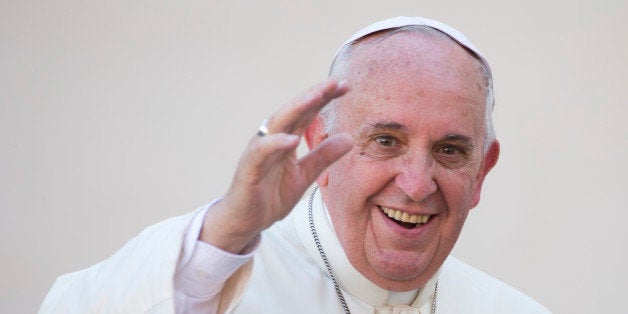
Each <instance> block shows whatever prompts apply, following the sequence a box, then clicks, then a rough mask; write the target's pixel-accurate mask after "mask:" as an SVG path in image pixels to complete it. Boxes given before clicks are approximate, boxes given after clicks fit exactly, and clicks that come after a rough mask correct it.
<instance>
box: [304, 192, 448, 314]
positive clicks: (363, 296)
mask: <svg viewBox="0 0 628 314" xmlns="http://www.w3.org/2000/svg"><path fill="white" fill-rule="evenodd" d="M312 209H313V211H312V213H313V218H314V222H315V224H316V229H317V232H318V236H319V238H320V241H321V243H322V245H323V247H324V249H325V252H326V254H327V258H328V260H329V263H330V264H331V267H332V269H333V271H334V275H335V276H336V279H337V280H338V284H339V285H340V287H341V288H342V290H344V291H345V292H346V293H347V294H349V295H351V296H352V297H354V298H356V299H358V300H360V301H361V302H363V303H366V304H368V305H370V306H372V307H375V308H380V307H386V306H389V305H396V304H390V303H391V302H394V303H397V302H404V300H405V301H408V300H409V301H410V303H411V305H410V306H412V307H414V308H423V307H425V308H426V309H429V308H430V305H431V302H432V297H433V292H434V286H435V283H436V280H437V279H438V273H436V275H434V276H433V277H432V278H431V279H430V280H429V281H428V282H427V283H426V284H425V287H423V289H420V290H419V291H418V295H417V296H416V297H415V298H414V299H412V296H413V295H416V294H417V291H411V292H409V293H406V292H394V291H390V290H386V289H382V288H380V287H379V286H377V285H375V284H374V283H372V282H371V281H369V280H368V279H366V278H365V277H364V276H363V275H362V274H360V273H359V272H358V271H357V270H356V269H355V268H353V266H351V263H349V259H348V258H347V256H346V255H345V254H344V250H343V249H342V245H341V244H340V241H339V240H338V237H337V236H336V234H335V233H334V231H333V227H332V224H331V221H330V220H329V219H328V214H327V209H326V208H325V205H324V204H323V199H322V196H321V193H320V190H319V191H317V192H316V195H315V198H314V202H313V206H312ZM297 210H298V212H297V213H295V214H296V215H295V220H294V221H295V227H296V230H297V234H298V236H299V240H300V241H301V243H303V246H304V247H305V249H306V250H307V252H308V253H309V254H310V256H311V257H312V259H313V260H314V261H316V263H317V264H318V266H319V268H320V269H321V270H322V271H323V272H325V273H327V270H326V267H325V265H324V263H323V261H322V260H321V257H320V254H319V252H318V250H317V248H316V244H315V243H314V239H313V238H312V235H311V233H310V229H309V227H308V212H307V206H299V208H298V209H297ZM408 296H409V297H408ZM404 303H405V302H404ZM407 304H408V303H406V305H407ZM427 313H429V310H428V312H427Z"/></svg>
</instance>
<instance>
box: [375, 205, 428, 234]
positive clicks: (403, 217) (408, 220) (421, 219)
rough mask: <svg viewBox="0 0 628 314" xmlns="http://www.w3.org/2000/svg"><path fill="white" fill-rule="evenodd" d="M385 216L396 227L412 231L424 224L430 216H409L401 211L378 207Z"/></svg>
mask: <svg viewBox="0 0 628 314" xmlns="http://www.w3.org/2000/svg"><path fill="white" fill-rule="evenodd" d="M379 208H380V209H381V210H382V211H383V212H384V214H386V216H388V217H389V218H390V219H391V220H392V221H394V222H396V223H397V224H398V225H400V226H402V227H404V228H406V229H412V228H416V227H418V226H420V225H422V224H424V223H426V222H427V221H428V220H429V219H430V217H431V215H410V214H408V213H404V212H402V211H399V210H396V209H391V208H387V207H381V206H380V207H379Z"/></svg>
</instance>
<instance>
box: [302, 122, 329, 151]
mask: <svg viewBox="0 0 628 314" xmlns="http://www.w3.org/2000/svg"><path fill="white" fill-rule="evenodd" d="M303 137H305V143H307V148H308V149H309V150H312V149H314V148H316V146H318V144H320V143H321V142H322V141H324V140H325V139H326V138H327V134H326V133H325V126H324V125H323V121H322V119H321V117H320V116H316V118H315V119H314V120H313V121H312V123H310V125H309V126H308V127H307V129H305V134H304V135H303Z"/></svg>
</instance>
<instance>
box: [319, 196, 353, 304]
mask: <svg viewBox="0 0 628 314" xmlns="http://www.w3.org/2000/svg"><path fill="white" fill-rule="evenodd" d="M316 190H318V186H317V187H315V188H314V191H312V194H311V195H310V202H309V203H308V216H309V220H310V230H311V231H312V236H313V237H314V242H315V243H316V248H318V253H320V254H321V258H322V259H323V263H325V267H326V268H327V272H329V277H330V278H331V281H332V282H333V283H334V288H336V294H337V295H338V300H339V301H340V304H341V305H342V308H343V309H344V310H345V314H351V311H349V306H347V302H346V301H345V297H344V295H342V291H341V290H340V286H339V285H338V281H336V276H334V272H333V271H332V270H331V265H330V264H329V261H328V260H327V255H325V251H323V246H322V245H321V241H320V240H319V239H318V233H317V232H316V227H315V226H314V215H313V214H312V207H313V203H314V194H316Z"/></svg>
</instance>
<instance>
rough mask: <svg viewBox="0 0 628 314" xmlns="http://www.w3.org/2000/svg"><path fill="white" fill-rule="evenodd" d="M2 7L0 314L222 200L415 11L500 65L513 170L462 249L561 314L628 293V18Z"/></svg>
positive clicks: (364, 8) (292, 7) (534, 5)
mask: <svg viewBox="0 0 628 314" xmlns="http://www.w3.org/2000/svg"><path fill="white" fill-rule="evenodd" d="M263 2H264V3H263V4H262V1H257V2H256V1H221V2H219V1H184V2H181V1H178V2H175V1H169V2H165V1H145V0H144V1H143V0H138V1H101V2H89V1H69V0H58V1H8V0H2V1H1V2H0V147H1V153H0V210H1V211H2V218H1V219H0V244H1V248H2V251H1V253H0V254H2V255H1V256H0V272H1V273H0V278H1V280H0V298H1V299H0V311H1V312H3V313H33V312H35V311H36V310H37V309H38V307H39V305H40V304H41V301H42V300H43V297H44V296H45V293H46V292H47V290H48V289H49V288H50V286H51V285H52V283H53V281H54V279H55V277H56V276H58V275H60V274H62V273H65V272H70V271H73V270H77V269H80V268H84V267H87V266H89V265H91V264H93V263H96V262H98V261H100V260H102V259H104V258H106V257H107V256H109V255H110V254H112V253H113V252H114V251H115V250H116V249H117V248H119V247H120V246H121V245H123V244H124V243H125V242H126V241H127V240H128V239H130V238H131V237H133V236H134V235H136V234H137V233H139V232H140V231H141V230H142V229H143V228H144V227H146V226H148V225H150V224H153V223H156V222H158V221H160V220H162V219H164V218H167V217H170V216H173V215H178V214H182V213H185V212H187V211H190V210H193V209H195V208H196V207H197V206H199V205H201V204H203V203H205V202H208V201H209V200H211V199H212V198H214V197H216V196H219V195H220V194H221V193H223V192H224V190H225V188H226V187H227V184H228V182H229V180H230V177H231V173H232V172H233V170H234V168H235V164H236V161H237V158H238V156H239V153H240V152H241V151H242V149H243V147H244V145H245V144H246V142H247V141H248V139H249V138H250V137H251V135H252V134H253V133H254V132H255V130H256V128H257V126H258V124H259V122H260V121H261V120H262V118H263V117H265V116H267V115H268V114H269V113H271V112H272V111H273V110H274V109H275V108H277V107H278V106H280V105H282V104H283V103H285V102H286V101H288V100H289V99H290V98H292V97H293V96H295V95H296V94H298V93H299V92H300V91H302V90H303V89H306V88H307V87H308V86H310V85H312V84H314V83H316V82H318V81H320V80H322V79H324V78H325V76H326V72H327V67H328V65H329V63H330V61H331V58H332V56H333V54H334V52H335V50H336V49H337V48H338V45H339V44H341V43H342V42H343V41H344V40H345V39H346V38H347V37H348V36H349V35H351V34H352V33H353V32H354V31H356V30H358V29H359V28H361V27H363V26H365V25H367V24H369V23H371V22H373V21H375V20H379V19H382V18H387V17H392V16H397V15H418V16H424V17H430V18H434V19H438V20H441V21H443V22H445V23H448V24H450V25H452V26H454V27H456V28H458V29H460V30H462V31H463V32H464V33H466V34H467V36H468V37H470V38H471V40H472V41H473V42H474V43H475V44H476V45H477V46H478V47H479V48H480V50H482V51H483V52H484V53H485V55H486V56H487V58H488V60H489V61H490V62H491V65H492V68H493V71H494V74H495V89H496V97H497V107H496V111H495V120H496V127H497V132H498V138H499V139H500V140H501V143H502V156H501V159H500V161H499V163H498V165H497V167H496V168H495V169H494V170H493V172H492V174H491V175H489V177H488V179H487V182H486V185H485V190H484V194H483V200H482V202H481V203H480V206H479V207H478V208H476V209H475V210H473V211H472V214H471V216H470V218H469V221H468V223H467V226H466V227H465V230H464V232H463V235H462V238H461V240H460V241H459V243H458V245H457V247H456V249H455V254H456V255H457V256H458V257H459V258H461V259H462V260H465V261H467V262H469V263H470V264H472V265H474V266H476V267H477V268H480V269H482V270H484V271H487V272H489V273H490V274H492V275H494V276H496V277H497V278H500V279H502V280H503V281H506V282H508V283H510V284H512V285H514V286H516V287H518V288H519V289H521V290H522V291H524V292H525V293H526V294H528V295H530V296H531V297H533V298H535V299H536V300H538V301H539V302H541V303H543V304H544V305H546V306H547V307H548V308H549V309H550V310H553V311H555V312H556V313H619V312H622V311H625V306H624V305H625V300H624V299H625V297H626V293H627V292H628V291H627V290H626V288H625V283H626V282H627V281H628V271H627V270H626V266H625V265H626V264H628V253H627V251H626V245H625V243H624V242H625V240H626V239H627V238H628V229H627V228H622V225H623V221H624V220H625V219H626V218H627V213H628V205H626V201H625V200H624V199H625V195H626V192H625V191H626V187H627V179H626V178H627V177H628V166H626V161H627V158H626V156H627V155H628V127H627V126H626V124H625V123H624V121H625V120H626V118H627V117H628V104H627V101H626V98H625V93H626V86H628V4H627V2H625V1H620V0H616V1H614V0H583V1H570V2H565V1H562V2H558V1H547V0H531V1H520V2H508V1H497V0H488V1H460V2H459V3H457V2H453V1H417V0H414V1H396V2H394V3H387V4H383V2H381V1H369V2H366V1H357V0H356V1H331V0H325V1H309V2H296V1H279V0H274V1H263Z"/></svg>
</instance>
